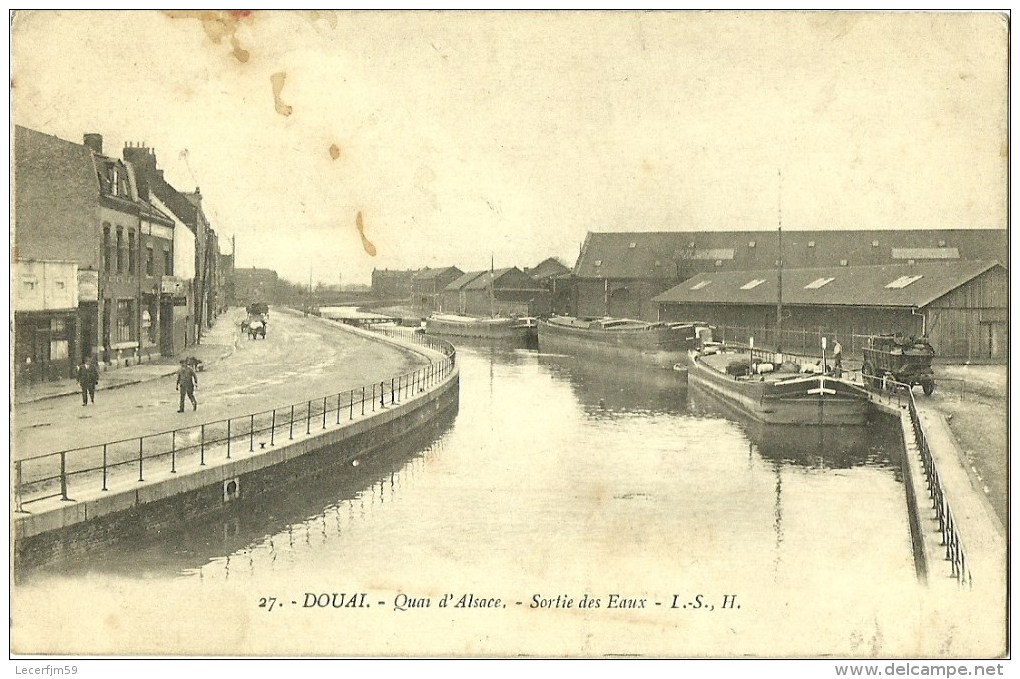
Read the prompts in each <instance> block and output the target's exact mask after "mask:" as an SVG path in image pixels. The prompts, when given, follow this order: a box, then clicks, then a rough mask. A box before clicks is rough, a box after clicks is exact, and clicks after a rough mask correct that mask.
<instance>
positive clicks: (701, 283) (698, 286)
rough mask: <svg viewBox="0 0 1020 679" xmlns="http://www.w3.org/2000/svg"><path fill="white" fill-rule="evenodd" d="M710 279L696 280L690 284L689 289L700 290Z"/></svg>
mask: <svg viewBox="0 0 1020 679" xmlns="http://www.w3.org/2000/svg"><path fill="white" fill-rule="evenodd" d="M711 282H712V281H698V282H697V283H695V284H694V285H692V286H691V290H701V289H702V288H703V287H705V286H706V285H708V284H709V283H711Z"/></svg>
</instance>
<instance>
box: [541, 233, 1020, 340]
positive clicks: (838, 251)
mask: <svg viewBox="0 0 1020 679" xmlns="http://www.w3.org/2000/svg"><path fill="white" fill-rule="evenodd" d="M780 251H781V252H782V259H783V262H784V265H785V266H787V267H789V268H791V269H793V268H812V267H824V266H844V267H845V266H868V265H893V264H911V263H925V262H929V263H951V262H959V261H967V260H980V261H998V262H1000V263H1002V264H1005V259H1006V257H1007V254H1006V253H1007V252H1008V246H1007V239H1006V231H1005V230H1004V229H992V230H973V229H943V230H922V229H895V230H875V231H849V230H832V231H821V230H816V231H783V233H782V244H780V235H779V233H778V231H704V232H667V233H664V232H653V233H601V232H591V233H589V234H588V235H587V237H586V238H585V240H584V243H583V244H582V246H581V252H580V254H579V256H578V259H577V263H576V264H575V266H574V269H573V276H572V277H571V278H570V279H569V280H561V281H560V282H558V285H564V286H569V288H570V289H569V292H568V293H567V295H568V296H569V298H570V306H571V307H572V309H571V311H572V313H573V314H574V315H580V316H618V317H632V318H641V319H644V320H654V319H655V317H656V315H657V314H658V305H657V304H656V303H655V302H653V301H652V299H653V298H654V297H655V296H656V295H658V294H660V293H662V292H664V291H666V290H668V289H669V288H671V287H673V286H674V285H677V284H678V283H680V282H681V281H684V280H686V279H688V278H690V277H691V276H693V275H695V274H699V273H708V272H713V271H750V270H756V269H767V268H770V267H775V266H776V265H777V263H778V261H779V259H780Z"/></svg>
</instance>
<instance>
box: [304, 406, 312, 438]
mask: <svg viewBox="0 0 1020 679" xmlns="http://www.w3.org/2000/svg"><path fill="white" fill-rule="evenodd" d="M311 433H312V402H311V401H309V402H308V403H306V404H305V434H306V435H307V434H311Z"/></svg>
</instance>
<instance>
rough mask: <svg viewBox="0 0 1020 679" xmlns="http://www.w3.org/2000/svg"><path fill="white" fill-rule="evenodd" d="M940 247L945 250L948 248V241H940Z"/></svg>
mask: <svg viewBox="0 0 1020 679" xmlns="http://www.w3.org/2000/svg"><path fill="white" fill-rule="evenodd" d="M939 247H940V248H944V247H946V241H944V240H940V241H939Z"/></svg>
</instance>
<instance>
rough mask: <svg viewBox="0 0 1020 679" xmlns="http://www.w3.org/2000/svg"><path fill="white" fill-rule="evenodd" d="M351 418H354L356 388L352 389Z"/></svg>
mask: <svg viewBox="0 0 1020 679" xmlns="http://www.w3.org/2000/svg"><path fill="white" fill-rule="evenodd" d="M351 419H352V420H353V419H354V390H353V389H351Z"/></svg>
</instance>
